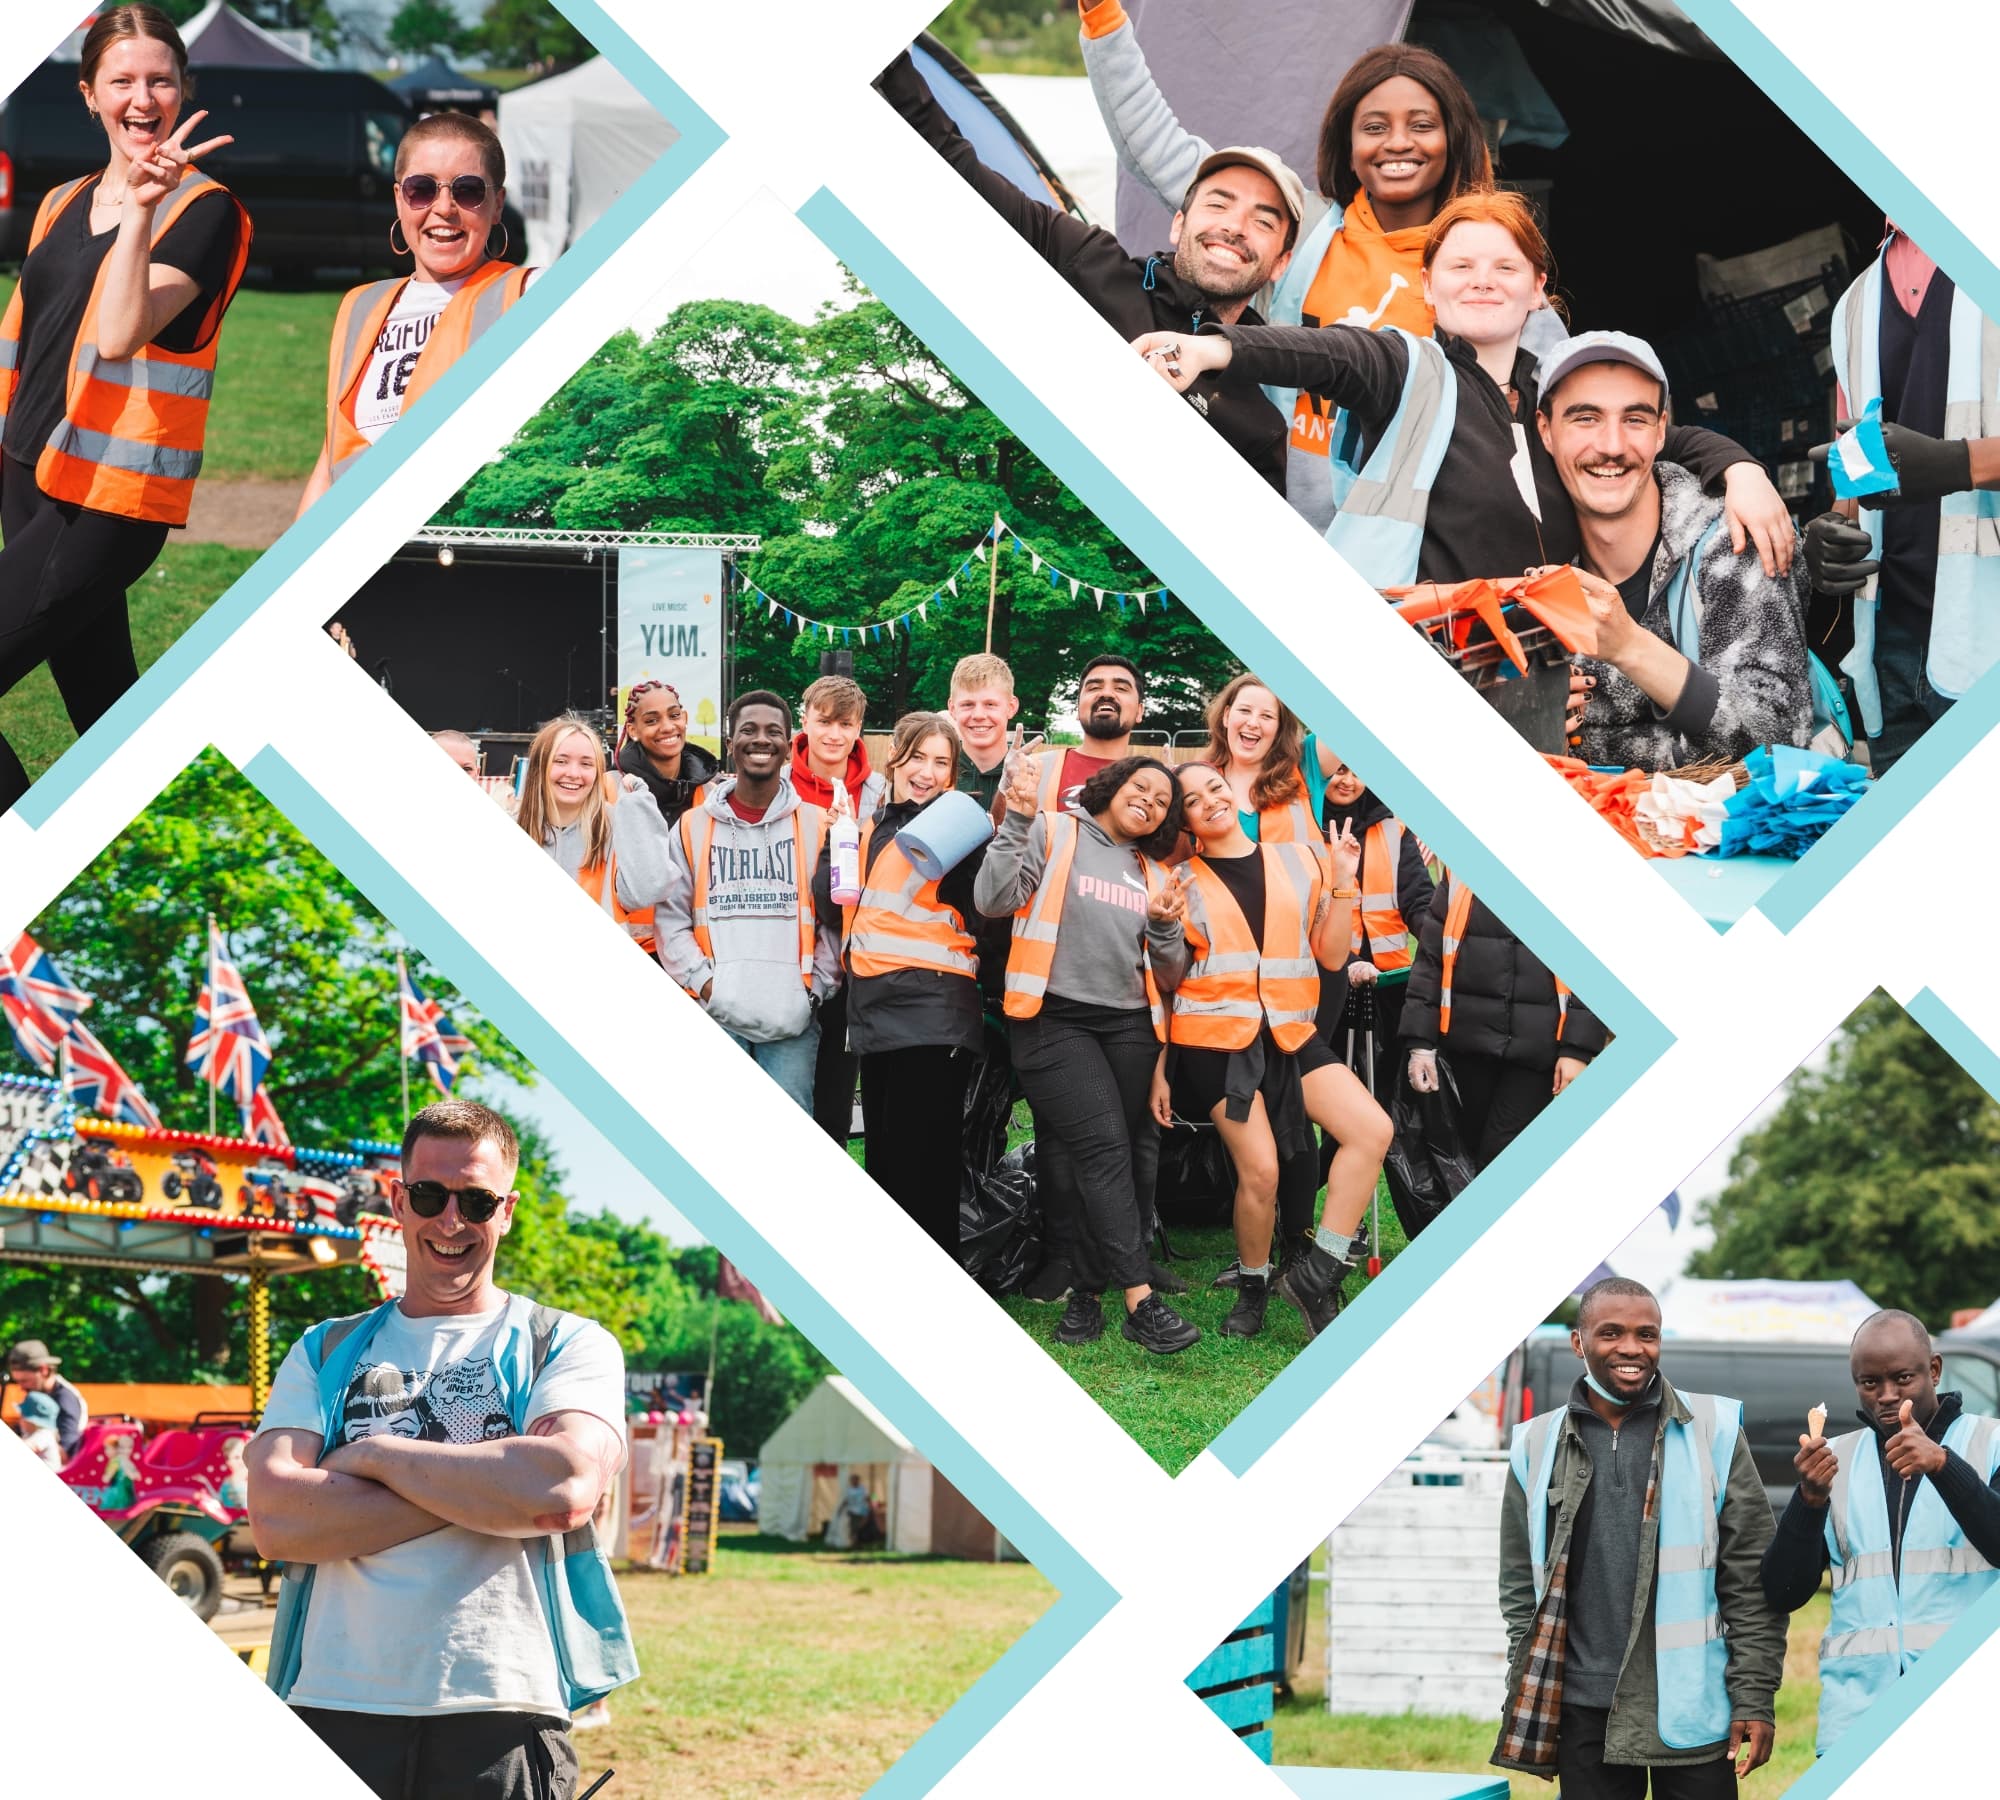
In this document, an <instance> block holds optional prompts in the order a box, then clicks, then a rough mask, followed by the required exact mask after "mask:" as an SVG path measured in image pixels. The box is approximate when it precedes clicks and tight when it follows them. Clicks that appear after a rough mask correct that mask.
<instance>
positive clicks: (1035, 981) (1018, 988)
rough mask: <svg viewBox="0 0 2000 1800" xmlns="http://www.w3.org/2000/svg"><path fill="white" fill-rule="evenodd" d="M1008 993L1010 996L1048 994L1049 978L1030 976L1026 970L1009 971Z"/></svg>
mask: <svg viewBox="0 0 2000 1800" xmlns="http://www.w3.org/2000/svg"><path fill="white" fill-rule="evenodd" d="M1006 991H1007V992H1008V993H1010V994H1046V993H1047V992H1048V991H1049V978H1048V977H1047V976H1046V975H1030V974H1028V973H1027V972H1026V971H1025V970H1016V969H1009V970H1008V971H1007V981H1006Z"/></svg>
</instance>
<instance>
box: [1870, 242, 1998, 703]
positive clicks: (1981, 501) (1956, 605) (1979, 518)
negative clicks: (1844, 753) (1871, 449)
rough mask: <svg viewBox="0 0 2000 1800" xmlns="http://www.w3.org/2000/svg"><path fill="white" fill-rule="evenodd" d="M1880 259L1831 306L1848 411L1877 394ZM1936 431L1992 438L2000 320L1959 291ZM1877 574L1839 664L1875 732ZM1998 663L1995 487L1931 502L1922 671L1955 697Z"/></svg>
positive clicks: (1873, 538) (1875, 534)
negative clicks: (1933, 526)
mask: <svg viewBox="0 0 2000 1800" xmlns="http://www.w3.org/2000/svg"><path fill="white" fill-rule="evenodd" d="M1888 248H1889V243H1888V240H1887V239H1884V241H1883V245H1882V252H1883V254H1882V256H1878V257H1876V259H1875V260H1874V261H1873V262H1872V263H1870V264H1869V265H1868V267H1867V268H1866V269H1864V270H1863V271H1862V273H1861V275H1860V277H1859V278H1858V279H1857V280H1856V281H1855V282H1854V284H1853V285H1852V286H1851V287H1849V288H1848V290H1847V292H1846V293H1844V294H1842V295H1841V297H1840V299H1839V300H1838V302H1836V303H1835V305H1834V309H1833V330H1832V343H1833V349H1834V354H1835V355H1836V356H1838V357H1839V358H1840V359H1841V363H1840V372H1841V386H1842V388H1844V389H1845V390H1846V394H1847V408H1848V417H1850V418H1854V417H1857V416H1859V414H1860V412H1861V410H1862V409H1863V408H1864V407H1866V406H1867V404H1868V403H1869V401H1871V400H1878V399H1880V398H1881V396H1882V264H1883V258H1884V257H1886V256H1887V254H1888ZM1944 435H1945V436H1946V437H1947V438H1978V437H2000V324H1996V323H1995V322H1994V321H1993V320H1991V319H1989V318H1987V317H1985V315H1984V314H1982V313H1981V312H1980V310H1979V308H1978V307H1976V306H1975V305H1973V303H1972V301H1971V299H1970V298H1969V297H1968V296H1967V294H1966V292H1965V290H1964V289H1963V288H1959V289H1957V290H1956V291H1955V292H1954V293H1953V294H1952V299H1951V352H1950V357H1949V360H1948V362H1947V364H1946V368H1945V408H1944ZM1861 522H1862V523H1863V524H1864V525H1865V526H1866V527H1867V528H1868V539H1869V544H1870V546H1871V548H1870V551H1869V554H1870V555H1872V556H1877V557H1879V556H1880V555H1881V554H1882V514H1881V512H1880V511H1879V510H1876V511H1870V510H1869V509H1868V508H1867V507H1863V508H1862V509H1861ZM1879 583H1880V577H1871V578H1870V580H1869V582H1868V585H1867V586H1866V587H1865V588H1863V589H1862V591H1861V593H1860V594H1858V595H1856V596H1855V601H1854V648H1853V649H1852V650H1850V651H1849V652H1848V653H1847V658H1846V660H1845V661H1844V662H1843V663H1842V664H1841V665H1840V666H1841V668H1842V669H1843V670H1845V671H1846V673H1847V674H1849V675H1850V676H1852V677H1853V679H1854V693H1855V697H1856V698H1857V699H1858V700H1859V701H1860V702H1861V721H1862V723H1863V724H1864V725H1865V726H1866V727H1867V729H1868V735H1869V736H1870V737H1879V736H1880V735H1881V731H1882V689H1881V685H1880V683H1879V682H1877V680H1876V678H1875V613H1876V609H1877V607H1879V606H1880V604H1881V599H1880V587H1879ZM1996 662H2000V493H1983V494H1981V493H1967V494H1947V495H1946V496H1945V497H1944V499H1943V501H1942V502H1940V504H1939V507H1938V563H1937V587H1936V589H1935V591H1934V592H1933V594H1932V598H1931V637H1930V647H1929V649H1928V651H1927V652H1926V653H1925V667H1924V674H1925V676H1926V677H1927V678H1928V680H1929V681H1930V684H1931V686H1932V687H1933V688H1935V689H1936V690H1937V692H1938V693H1939V694H1941V695H1942V696H1943V697H1944V698H1945V699H1947V700H1957V699H1959V698H1961V697H1962V696H1963V695H1964V694H1965V693H1966V691H1967V690H1968V689H1969V688H1970V687H1971V686H1972V684H1973V683H1974V682H1975V681H1977V680H1978V679H1979V678H1980V676H1982V675H1984V674H1985V673H1986V671H1987V670H1988V669H1990V668H1992V666H1993V665H1994V664H1995V663H1996Z"/></svg>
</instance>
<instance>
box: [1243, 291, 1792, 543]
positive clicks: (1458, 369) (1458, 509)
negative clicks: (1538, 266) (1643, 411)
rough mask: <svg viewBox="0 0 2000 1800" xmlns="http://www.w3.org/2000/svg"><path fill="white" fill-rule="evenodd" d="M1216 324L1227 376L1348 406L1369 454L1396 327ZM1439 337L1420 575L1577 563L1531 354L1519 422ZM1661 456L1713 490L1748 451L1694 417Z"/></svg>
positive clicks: (1393, 390)
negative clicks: (1450, 392)
mask: <svg viewBox="0 0 2000 1800" xmlns="http://www.w3.org/2000/svg"><path fill="white" fill-rule="evenodd" d="M1212 329H1217V330H1220V331H1221V332H1222V333H1223V335H1224V336H1226V337H1227V338H1228V339H1229V341H1230V343H1231V344H1233V345H1234V346H1235V354H1234V355H1233V356H1232V358H1231V359H1230V364H1229V368H1228V369H1227V370H1226V371H1225V373H1227V374H1230V375H1241V376H1245V377H1247V378H1248V379H1250V380H1251V381H1255V382H1268V383H1270V384H1271V385H1273V386H1278V387H1296V388H1304V389H1306V390H1307V391H1308V392H1309V393H1315V394H1322V395H1324V396H1325V397H1326V398H1328V399H1330V400H1332V401H1334V402H1335V403H1336V404H1338V405H1340V406H1343V407H1345V408H1346V409H1347V411H1348V413H1349V415H1350V416H1351V417H1352V418H1353V419H1354V421H1355V423H1356V425H1357V426H1358V427H1359V428H1360V432H1361V451H1362V456H1363V458H1364V460H1365V459H1366V457H1367V456H1368V455H1370V454H1372V453H1373V451H1374V449H1375V446H1376V445H1377V444H1378V443H1380V442H1381V439H1382V434H1383V432H1384V431H1385V430H1386V429H1387V428H1388V424H1389V421H1390V420H1391V419H1392V418H1394V417H1395V414H1396V408H1397V407H1398V406H1399V405H1400V404H1401V402H1402V398H1403V381H1404V378H1405V377H1406V376H1407V374H1408V373H1409V348H1408V346H1407V344H1406V343H1405V342H1404V340H1403V339H1402V337H1400V336H1399V335H1398V334H1397V333H1395V332H1393V331H1363V330H1361V329H1360V328H1359V327H1357V326H1353V325H1328V326H1318V327H1313V326H1304V325H1264V326H1257V325H1255V323H1254V321H1251V320H1250V319H1248V318H1247V316H1246V318H1245V321H1244V323H1243V324H1241V325H1224V326H1218V327H1212ZM1437 342H1438V344H1439V346H1440V347H1441V348H1442V349H1443V351H1444V353H1445V355H1446V357H1447V358H1448V359H1449V360H1450V363H1451V368H1452V372H1453V374H1455V375H1456V376H1457V377H1458V408H1457V412H1456V415H1455V417H1454V418H1453V421H1452V428H1451V441H1450V443H1449V444H1447V445H1446V447H1445V453H1444V461H1443V462H1442V463H1440V464H1439V465H1438V472H1437V479H1436V480H1435V481H1434V482H1433V483H1432V484H1431V502H1430V510H1429V513H1428V515H1427V516H1426V518H1425V520H1424V542H1423V549H1422V551H1421V552H1420V553H1419V555H1418V558H1417V579H1418V580H1419V581H1443V582H1451V581H1470V580H1472V579H1474V578H1475V577H1478V576H1482V575H1484V576H1493V577H1506V576H1510V575H1518V574H1520V573H1521V572H1522V571H1523V570H1526V569H1530V568H1535V567H1538V566H1539V565H1541V564H1543V563H1564V562H1567V563H1573V562H1575V561H1576V560H1577V558H1578V556H1579V555H1580V554H1581V552H1582V548H1583V541H1582V539H1581V537H1580V536H1579V535H1578V532H1577V528H1576V509H1575V508H1574V507H1573V506H1572V505H1571V504H1570V498H1569V494H1568V492H1567V490H1566V489H1565V488H1564V487H1563V484H1562V477H1561V476H1559V475H1558V474H1557V473H1556V466H1555V463H1554V461H1553V460H1552V459H1551V458H1550V456H1549V453H1548V452H1547V451H1546V450H1545V449H1543V447H1542V437H1541V433H1540V432H1539V431H1537V430H1536V429H1535V400H1536V395H1537V389H1536V386H1535V377H1536V366H1537V365H1536V361H1535V357H1534V354H1533V352H1531V351H1527V350H1522V351H1519V352H1517V353H1516V355H1515V357H1514V368H1513V377H1512V379H1513V387H1514V390H1515V392H1516V393H1517V394H1518V395H1519V396H1520V408H1521V410H1520V413H1519V415H1518V424H1517V422H1516V415H1515V414H1514V413H1513V412H1512V411H1511V410H1509V408H1508V405H1507V396H1506V395H1505V394H1504V393H1502V392H1501V390H1500V387H1499V384H1498V383H1497V382H1495V381H1494V379H1493V377H1492V376H1490V375H1489V374H1487V373H1486V371H1485V370H1484V369H1483V368H1481V367H1480V366H1479V357H1478V354H1477V353H1476V352H1475V351H1474V350H1473V348H1472V346H1471V345H1470V344H1467V343H1465V342H1463V341H1462V340H1461V339H1458V338H1455V337H1452V336H1451V335H1450V334H1449V333H1446V332H1439V333H1438V335H1437ZM1524 443H1525V445H1526V447H1527V455H1528V463H1529V467H1530V468H1531V469H1532V470H1533V472H1534V477H1535V496H1536V501H1537V504H1538V505H1539V506H1540V508H1541V514H1542V517H1541V523H1540V524H1539V525H1537V524H1536V522H1535V517H1534V514H1532V513H1531V512H1529V510H1528V508H1527V505H1526V503H1525V502H1524V501H1523V500H1522V498H1521V495H1520V492H1519V490H1518V489H1517V488H1516V487H1515V485H1514V481H1513V477H1512V476H1511V474H1510V473H1509V467H1510V465H1511V464H1512V462H1513V460H1514V457H1515V456H1516V454H1517V453H1518V450H1519V447H1520V446H1521V445H1522V444H1524ZM1661 454H1662V456H1663V457H1664V459H1665V460H1666V461H1668V462H1677V463H1679V464H1680V465H1681V466H1682V467H1683V468H1685V469H1687V470H1689V471H1690V472H1692V473H1693V474H1694V475H1695V476H1696V477H1697V478H1699V480H1700V481H1701V483H1702V485H1703V486H1704V487H1710V488H1712V487H1713V486H1714V485H1715V484H1716V483H1717V482H1718V481H1720V480H1721V478H1722V474H1723V471H1724V470H1726V469H1728V468H1730V467H1731V466H1732V465H1733V464H1736V463H1739V462H1750V461H1753V460H1754V459H1753V458H1752V457H1751V456H1750V455H1749V453H1748V452H1746V451H1745V450H1743V449H1742V448H1741V447H1740V446H1738V445H1736V444H1733V443H1731V442H1730V440H1729V439H1728V438H1725V437H1721V436H1718V435H1717V434H1716V433H1715V432H1712V431H1703V430H1702V429H1701V428H1700V427H1699V426H1695V425H1676V426H1674V427H1672V428H1671V429H1670V430H1669V431H1668V432H1667V442H1666V448H1665V449H1664V451H1663V452H1662V453H1661Z"/></svg>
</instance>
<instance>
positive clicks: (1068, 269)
mask: <svg viewBox="0 0 2000 1800" xmlns="http://www.w3.org/2000/svg"><path fill="white" fill-rule="evenodd" d="M875 86H876V87H877V89H878V90H880V92H881V94H882V96H883V97H884V98H885V99H886V100H887V101H888V102H889V103H890V105H892V106H893V107H895V109H896V110H897V111H898V112H899V113H901V114H902V115H903V117H904V118H905V119H907V120H908V121H909V122H910V123H911V124H912V125H913V126H915V127H916V129H917V131H918V132H919V133H920V134H921V135H922V137H923V138H924V140H925V141H926V142H927V143H929V144H930V146H931V147H932V148H933V149H934V150H936V151H937V152H938V153H939V154H940V155H942V156H943V157H944V159H945V161H947V162H948V163H950V164H951V166H952V167H953V168H954V169H956V170H957V171H958V172H959V173H960V174H961V175H963V176H964V177H965V179H966V181H967V182H969V183H970V184H971V185H972V186H973V187H974V188H976V189H977V190H978V191H979V193H980V194H981V195H982V196H983V197H984V199H985V201H986V203H987V205H989V206H990V207H992V208H993V210H994V211H995V212H997V213H999V214H1000V215H1001V217H1002V218H1004V219H1005V220H1006V221H1007V223H1008V224H1009V225H1011V226H1013V228H1014V229H1015V231H1016V232H1018V233H1019V234H1020V235H1021V237H1023V238H1024V239H1025V240H1026V241H1027V243H1028V245H1029V247H1030V248H1031V249H1033V250H1034V251H1035V253H1036V254H1037V255H1038V256H1040V257H1042V258H1043V260H1044V261H1046V262H1048V263H1050V264H1051V265H1052V266H1053V267H1054V268H1055V270H1056V273H1057V274H1059V275H1060V276H1062V278H1063V279H1064V280H1065V281H1067V282H1068V283H1069V284H1070V286H1071V287H1073V288H1075V289H1076V291H1077V292H1078V293H1079V294H1080V295H1082V296H1083V298H1084V299H1085V300H1086V301H1088V302H1089V303H1090V305H1091V306H1092V307H1094V308H1095V309H1096V310H1097V312H1098V313H1099V314H1100V315H1101V316H1102V317H1103V318H1104V319H1105V320H1106V322H1107V323H1109V324H1110V326H1111V328H1112V329H1113V330H1114V331H1116V332H1117V333H1118V335H1119V336H1120V337H1121V338H1124V339H1125V340H1126V341H1127V342H1128V343H1129V342H1130V341H1131V340H1132V339H1134V338H1137V337H1143V336H1144V335H1145V334H1146V333H1147V332H1149V331H1182V332H1193V331H1199V330H1200V329H1201V327H1202V324H1203V322H1204V321H1205V319H1206V318H1207V316H1208V308H1209V306H1210V304H1211V302H1210V300H1209V298H1208V296H1207V295H1205V294H1204V293H1202V292H1201V291H1200V289H1198V288H1195V287H1193V286H1191V285H1190V284H1188V283H1187V282H1184V281H1182V280H1181V278H1180V277H1179V276H1178V275H1176V274H1175V273H1174V258H1173V253H1172V252H1171V251H1168V250H1163V251H1161V252H1160V253H1159V254H1158V255H1156V256H1129V255H1127V254H1126V251H1125V247H1124V245H1122V244H1121V243H1119V241H1118V239H1117V238H1116V236H1114V235H1113V234H1112V233H1111V232H1108V231H1106V230H1104V229H1103V228H1102V227H1101V226H1096V225H1086V224H1085V223H1084V222H1083V221H1082V220H1081V219H1077V218H1072V217H1071V216H1070V215H1069V214H1068V213H1066V212H1062V211H1060V210H1059V209H1057V208H1056V207H1054V206H1045V205H1043V204H1042V202H1040V201H1039V200H1035V199H1033V198H1031V197H1030V196H1029V195H1027V194H1025V193H1023V192H1022V191H1021V190H1020V189H1019V188H1017V187H1016V186H1015V185H1014V184H1013V183H1012V182H1011V181H1009V180H1008V179H1007V178H1006V176H1004V175H999V174H995V173H994V171H993V170H991V169H989V168H988V167H987V166H986V165H985V164H984V163H983V162H981V161H980V160H979V152H978V151H977V150H975V149H974V148H973V147H972V145H971V144H969V143H968V142H966V140H965V138H964V137H963V136H961V135H960V133H959V129H958V127H957V126H956V125H954V124H953V123H952V121H951V115H950V114H949V113H947V112H946V111H945V110H944V108H943V107H942V106H940V105H939V104H938V103H937V100H936V98H935V97H934V96H933V95H932V93H931V90H930V88H929V86H928V85H927V84H926V83H925V81H924V78H923V77H922V76H921V75H919V74H918V73H917V71H916V66H915V65H914V64H913V63H912V62H911V61H910V58H909V55H908V53H907V52H906V53H905V54H904V55H902V56H899V57H898V58H897V59H896V60H895V61H894V62H892V63H891V64H890V65H889V66H888V68H886V69H884V70H883V71H882V73H881V75H880V76H878V77H877V78H876V82H875ZM1243 322H1244V323H1245V324H1246V325H1261V324H1262V323H1263V321H1262V319H1261V318H1259V316H1258V315H1257V313H1256V312H1255V311H1254V310H1251V309H1247V308H1246V309H1245V311H1244V313H1243ZM1187 399H1188V402H1189V404H1191V405H1192V406H1193V407H1194V408H1195V410H1196V411H1197V412H1199V413H1200V414H1201V415H1202V416H1203V417H1204V418H1205V419H1207V420H1208V422H1209V423H1210V424H1211V425H1213V426H1214V427H1215V429H1216V430H1217V431H1219V432H1221V433H1222V435H1223V437H1224V438H1226V439H1227V440H1228V442H1229V444H1230V446H1231V447H1232V448H1233V449H1234V450H1235V451H1236V452H1237V454H1238V455H1240V456H1241V457H1242V458H1243V459H1244V461H1246V462H1247V463H1249V464H1250V466H1251V467H1252V468H1253V469H1255V470H1256V471H1257V473H1258V474H1259V475H1261V476H1263V478H1264V479H1265V480H1266V481H1268V482H1269V483H1270V484H1271V485H1272V486H1273V487H1274V488H1276V489H1277V490H1278V492H1279V493H1281V494H1282V493H1283V492H1284V491H1285V444H1286V440H1287V438H1288V437H1289V436H1290V435H1291V423H1290V421H1289V420H1288V419H1286V418H1285V416H1284V415H1283V414H1282V413H1280V412H1279V411H1278V409H1277V408H1276V407H1275V406H1273V405H1272V404H1271V402H1270V400H1269V398H1268V397H1267V396H1266V395H1264V394H1263V393H1262V392H1260V391H1259V389H1258V387H1257V384H1256V382H1255V381H1253V380H1251V379H1250V378H1249V377H1247V376H1246V375H1244V374H1243V373H1242V372H1241V371H1239V370H1236V369H1225V370H1223V372H1222V373H1221V374H1220V375H1214V374H1207V375H1203V376H1202V377H1201V378H1200V379H1199V380H1198V381H1196V382H1195V383H1194V385H1193V386H1192V387H1191V388H1190V389H1189V390H1188V394H1187Z"/></svg>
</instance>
